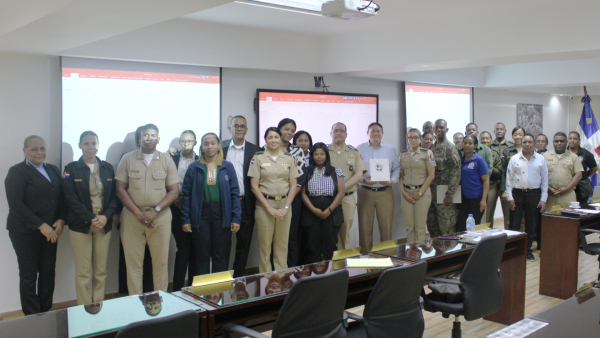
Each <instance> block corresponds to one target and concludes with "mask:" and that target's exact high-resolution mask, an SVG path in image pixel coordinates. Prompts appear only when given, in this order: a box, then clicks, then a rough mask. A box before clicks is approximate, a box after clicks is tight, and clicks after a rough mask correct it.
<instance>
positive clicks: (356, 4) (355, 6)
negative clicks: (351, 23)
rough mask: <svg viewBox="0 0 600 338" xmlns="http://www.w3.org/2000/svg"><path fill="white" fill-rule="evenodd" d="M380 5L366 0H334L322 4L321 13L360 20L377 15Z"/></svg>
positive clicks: (343, 18) (344, 18)
mask: <svg viewBox="0 0 600 338" xmlns="http://www.w3.org/2000/svg"><path fill="white" fill-rule="evenodd" d="M378 10H379V5H377V4H376V3H374V2H372V1H364V0H332V1H328V2H325V3H323V5H321V14H322V15H323V16H329V17H332V18H336V19H342V20H358V19H362V18H368V17H371V16H375V15H376V14H377V11H378Z"/></svg>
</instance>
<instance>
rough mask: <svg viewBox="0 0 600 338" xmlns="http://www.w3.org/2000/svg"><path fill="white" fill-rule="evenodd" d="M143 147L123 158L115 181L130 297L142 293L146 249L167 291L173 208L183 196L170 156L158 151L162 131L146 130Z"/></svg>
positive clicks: (158, 284) (156, 278) (147, 127)
mask: <svg viewBox="0 0 600 338" xmlns="http://www.w3.org/2000/svg"><path fill="white" fill-rule="evenodd" d="M141 139H142V148H141V149H138V150H136V151H132V152H130V153H127V154H125V155H124V156H123V158H122V159H121V162H120V163H119V168H118V169H117V174H116V176H115V178H116V179H117V196H118V197H119V199H120V200H121V202H122V203H123V205H124V206H125V208H123V212H122V213H121V217H122V219H121V224H122V226H121V240H122V242H123V250H124V252H125V262H126V264H127V288H128V289H129V294H130V295H135V294H141V293H142V272H143V268H142V265H143V261H144V247H145V246H146V243H147V244H148V247H149V248H150V255H151V256H152V268H153V280H154V289H155V290H162V291H165V292H166V291H167V287H168V285H169V279H168V273H167V263H168V262H167V261H168V258H169V243H170V240H171V209H170V208H169V206H170V205H171V203H173V201H174V200H175V199H176V198H177V196H178V194H179V177H178V176H177V168H176V167H175V162H173V160H172V159H171V157H170V156H168V155H166V154H163V153H161V152H159V151H156V145H157V144H158V142H159V141H160V138H159V137H158V128H157V127H156V126H155V125H153V124H147V125H145V126H144V127H143V129H142V137H141Z"/></svg>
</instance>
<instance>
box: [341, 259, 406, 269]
mask: <svg viewBox="0 0 600 338" xmlns="http://www.w3.org/2000/svg"><path fill="white" fill-rule="evenodd" d="M393 266H394V263H392V259H391V258H390V257H386V258H346V267H347V268H364V269H370V268H391V267H393Z"/></svg>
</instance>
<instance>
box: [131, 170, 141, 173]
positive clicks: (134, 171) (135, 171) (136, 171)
mask: <svg viewBox="0 0 600 338" xmlns="http://www.w3.org/2000/svg"><path fill="white" fill-rule="evenodd" d="M131 172H132V173H139V172H140V171H139V170H132V171H131Z"/></svg>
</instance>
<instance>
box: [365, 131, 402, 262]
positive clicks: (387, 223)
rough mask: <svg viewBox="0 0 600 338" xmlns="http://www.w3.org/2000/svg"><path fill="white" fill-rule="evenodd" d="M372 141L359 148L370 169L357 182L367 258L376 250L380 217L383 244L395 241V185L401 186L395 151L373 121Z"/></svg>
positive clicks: (370, 134) (370, 135) (370, 133)
mask: <svg viewBox="0 0 600 338" xmlns="http://www.w3.org/2000/svg"><path fill="white" fill-rule="evenodd" d="M367 135H369V141H368V142H366V143H363V144H361V145H359V146H358V147H357V149H358V151H359V152H360V154H361V156H362V158H363V159H364V161H365V165H366V167H367V169H368V171H367V172H366V173H364V174H363V179H362V180H361V181H360V182H359V183H358V185H359V186H360V187H359V188H358V201H357V203H356V206H357V209H358V235H359V244H360V246H361V253H362V254H364V255H366V254H367V253H369V252H370V251H371V249H372V248H373V221H374V220H375V215H376V214H377V223H378V224H379V234H380V239H381V241H388V240H391V239H392V224H393V220H394V192H393V191H392V185H393V184H394V183H398V179H399V176H400V162H399V161H398V155H396V149H394V147H393V146H392V145H391V144H387V143H384V142H382V141H381V139H382V137H383V126H381V124H379V123H377V122H373V123H371V124H370V125H369V128H368V129H367Z"/></svg>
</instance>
